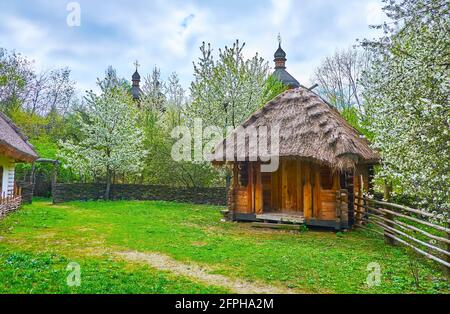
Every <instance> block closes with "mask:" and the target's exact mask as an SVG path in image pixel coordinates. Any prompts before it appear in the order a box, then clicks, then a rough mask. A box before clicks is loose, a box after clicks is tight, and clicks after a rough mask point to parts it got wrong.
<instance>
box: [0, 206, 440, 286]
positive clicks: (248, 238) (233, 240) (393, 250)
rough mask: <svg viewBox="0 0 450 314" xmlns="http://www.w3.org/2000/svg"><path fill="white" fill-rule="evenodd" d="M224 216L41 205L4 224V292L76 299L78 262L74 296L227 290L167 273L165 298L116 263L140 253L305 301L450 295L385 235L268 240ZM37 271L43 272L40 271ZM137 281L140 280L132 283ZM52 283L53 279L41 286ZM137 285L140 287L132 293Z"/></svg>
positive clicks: (147, 273)
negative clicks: (372, 275)
mask: <svg viewBox="0 0 450 314" xmlns="http://www.w3.org/2000/svg"><path fill="white" fill-rule="evenodd" d="M219 209H221V208H220V207H214V206H206V205H193V204H181V203H172V202H137V201H136V202H127V201H118V202H73V203H66V204H63V205H51V204H50V203H47V202H46V201H35V202H34V203H33V204H32V205H26V206H24V208H23V209H22V210H20V211H17V212H15V213H13V214H11V215H9V216H7V217H6V218H5V219H3V220H0V236H1V237H2V241H1V242H0V252H2V253H0V263H1V265H3V267H2V268H1V269H0V279H2V280H0V291H2V292H13V291H17V292H19V291H21V292H29V289H31V287H32V286H33V283H34V284H35V286H36V288H35V289H36V290H33V291H36V292H37V291H39V292H55V293H57V292H58V293H62V292H67V290H65V289H67V288H66V287H65V275H66V274H67V273H66V272H65V271H64V268H65V266H66V265H67V262H68V261H75V262H78V263H79V264H80V265H81V267H82V268H81V270H82V286H81V287H80V288H79V289H78V288H77V290H74V291H73V292H74V293H75V292H77V293H80V292H84V293H109V292H112V291H114V292H116V293H126V292H139V291H141V292H143V290H142V289H144V288H142V287H141V286H143V287H145V288H146V289H150V290H148V292H164V291H165V292H170V291H172V292H177V293H179V292H184V293H188V292H193V291H198V292H212V291H220V288H214V289H213V288H212V287H209V288H206V287H205V286H204V285H199V284H196V285H195V286H194V285H193V283H192V281H188V280H186V279H185V278H183V277H178V276H175V275H169V274H167V273H165V274H164V276H167V277H165V278H167V281H164V282H163V283H164V284H163V285H162V287H161V289H155V290H154V289H153V288H149V287H153V284H152V282H154V281H155V282H156V283H155V285H158V284H157V283H158V282H160V280H159V279H158V278H159V276H160V275H161V273H160V272H156V271H152V270H151V269H150V268H148V267H146V266H145V265H144V264H136V263H125V262H124V261H123V260H120V259H119V258H118V257H117V256H116V255H115V254H111V253H113V252H124V251H138V252H157V253H161V254H165V255H168V256H170V257H172V258H174V259H176V260H178V261H182V262H185V263H195V264H199V265H205V266H208V267H210V268H212V269H214V272H215V273H219V274H223V275H225V276H227V277H231V278H232V279H240V280H248V281H260V282H262V283H264V284H269V285H276V286H281V287H291V288H292V289H295V290H296V291H298V292H308V293H447V292H448V289H449V286H448V282H447V281H446V279H445V277H444V275H443V274H442V273H441V272H440V270H439V268H437V266H435V264H433V263H432V262H431V261H429V260H424V259H420V258H419V259H418V263H417V267H418V268H419V269H420V272H419V276H420V286H419V287H416V286H415V285H414V279H413V278H412V276H411V272H410V269H409V267H408V260H409V257H408V254H407V252H406V251H405V250H404V249H403V248H402V247H392V246H387V245H385V243H384V240H383V238H382V237H379V236H378V235H372V234H371V233H366V232H364V231H352V232H348V233H346V234H345V237H344V238H343V239H337V237H336V235H335V233H333V232H323V231H312V230H310V231H308V232H304V233H298V234H292V233H288V232H285V231H275V230H274V231H261V230H259V229H254V228H251V227H249V226H247V225H246V224H233V223H223V222H220V218H221V214H220V212H219ZM8 259H9V261H10V263H9V264H6V263H5V261H7V260H8ZM33 259H34V260H35V261H34V262H32V260H33ZM371 262H377V263H379V264H380V266H381V270H382V279H381V280H382V281H381V285H380V286H375V287H372V288H369V287H368V286H367V285H366V278H367V275H368V272H367V265H368V264H369V263H371ZM33 263H34V265H36V269H37V270H39V271H34V270H33V266H32V265H33ZM255 265H258V267H255ZM280 265H283V267H280ZM61 269H62V270H61ZM14 272H15V273H16V275H13V274H14ZM134 272H136V276H132V274H133V273H134ZM53 273H54V274H55V275H51V274H53ZM19 274H20V275H19ZM83 274H85V275H86V277H84V276H85V275H83ZM43 278H47V280H43V281H41V279H43ZM61 280H63V282H62V283H61ZM83 280H84V281H83ZM132 281H137V283H135V284H134V285H133V286H132V285H131V284H129V283H131V282H132ZM108 287H109V288H108ZM174 287H177V288H176V289H175V288H174Z"/></svg>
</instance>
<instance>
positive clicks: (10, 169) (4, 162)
mask: <svg viewBox="0 0 450 314" xmlns="http://www.w3.org/2000/svg"><path fill="white" fill-rule="evenodd" d="M0 167H3V177H2V186H1V196H5V195H7V196H10V195H12V194H13V193H14V169H15V164H14V162H13V161H12V160H10V159H9V158H7V157H5V156H0Z"/></svg>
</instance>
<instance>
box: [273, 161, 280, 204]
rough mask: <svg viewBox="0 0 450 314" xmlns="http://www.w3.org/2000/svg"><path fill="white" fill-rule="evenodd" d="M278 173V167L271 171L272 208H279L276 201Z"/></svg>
mask: <svg viewBox="0 0 450 314" xmlns="http://www.w3.org/2000/svg"><path fill="white" fill-rule="evenodd" d="M278 173H279V169H278V170H277V171H275V172H272V209H279V208H280V205H279V202H278V184H279V182H278Z"/></svg>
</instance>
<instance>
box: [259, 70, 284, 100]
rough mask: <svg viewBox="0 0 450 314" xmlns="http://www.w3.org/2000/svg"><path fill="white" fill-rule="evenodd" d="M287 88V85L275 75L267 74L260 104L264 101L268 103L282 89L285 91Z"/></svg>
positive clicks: (281, 91)
mask: <svg viewBox="0 0 450 314" xmlns="http://www.w3.org/2000/svg"><path fill="white" fill-rule="evenodd" d="M288 89H289V86H286V85H284V84H283V82H281V81H280V80H278V79H277V78H276V77H275V76H273V75H269V77H268V78H267V80H266V82H265V84H264V90H263V96H262V103H261V106H264V105H265V104H266V103H268V102H269V101H271V100H272V99H274V98H275V97H277V96H278V95H280V94H281V93H283V92H284V91H287V90H288Z"/></svg>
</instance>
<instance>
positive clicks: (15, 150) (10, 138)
mask: <svg viewBox="0 0 450 314" xmlns="http://www.w3.org/2000/svg"><path fill="white" fill-rule="evenodd" d="M0 155H4V156H8V157H10V158H13V159H15V160H17V161H26V162H32V161H34V160H36V159H37V158H38V155H37V153H36V152H35V151H34V148H33V146H32V145H31V144H30V143H29V142H28V139H27V138H26V136H25V135H23V134H22V132H21V131H20V130H19V128H18V127H17V126H15V125H14V123H13V122H12V121H11V120H10V119H9V118H8V117H7V116H6V115H4V114H3V113H1V112H0Z"/></svg>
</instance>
